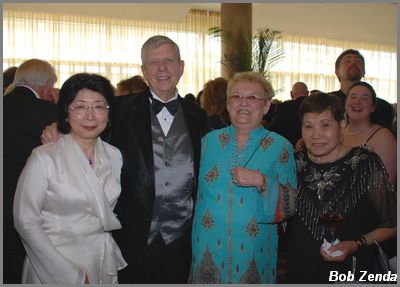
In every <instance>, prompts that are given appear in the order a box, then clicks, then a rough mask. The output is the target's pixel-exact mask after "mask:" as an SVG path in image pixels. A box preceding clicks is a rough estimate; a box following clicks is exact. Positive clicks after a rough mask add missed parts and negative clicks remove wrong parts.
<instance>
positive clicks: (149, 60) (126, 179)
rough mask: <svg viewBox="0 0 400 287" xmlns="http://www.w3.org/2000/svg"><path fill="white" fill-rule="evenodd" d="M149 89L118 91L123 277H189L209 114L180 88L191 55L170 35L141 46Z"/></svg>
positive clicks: (151, 280)
mask: <svg viewBox="0 0 400 287" xmlns="http://www.w3.org/2000/svg"><path fill="white" fill-rule="evenodd" d="M141 58H142V72H143V75H144V78H145V79H146V81H147V82H148V84H149V89H147V90H146V91H144V92H143V93H140V94H134V95H129V96H125V97H116V98H115V103H114V106H113V111H112V112H113V115H114V116H113V121H112V125H113V126H112V135H111V143H112V144H113V145H115V146H117V147H118V148H119V149H120V150H121V153H122V156H123V161H124V164H123V167H122V173H121V185H122V192H121V196H120V198H119V200H118V203H117V206H116V208H115V212H116V213H117V215H118V218H119V220H120V222H121V225H122V229H121V230H118V231H116V232H113V236H114V237H115V239H116V241H117V243H118V245H119V247H120V248H121V251H122V254H123V256H124V258H125V260H126V261H127V262H128V266H127V267H126V268H125V269H123V270H121V271H120V272H119V283H187V279H188V274H189V267H190V263H191V240H190V237H191V223H192V216H193V206H194V200H195V196H196V188H197V176H198V169H199V161H200V139H201V137H202V135H203V134H204V133H205V132H206V130H207V114H206V113H205V111H204V110H202V109H201V108H199V107H198V106H197V105H196V104H195V103H192V102H190V101H187V100H185V99H183V98H182V97H180V96H179V94H178V91H177V88H176V85H177V83H178V81H179V79H180V77H181V76H182V74H183V70H184V62H183V61H182V60H181V58H180V52H179V47H178V46H177V45H176V43H174V42H173V41H172V40H171V39H169V38H167V37H165V36H154V37H151V38H150V39H148V40H147V41H146V42H145V43H144V45H143V47H142V50H141Z"/></svg>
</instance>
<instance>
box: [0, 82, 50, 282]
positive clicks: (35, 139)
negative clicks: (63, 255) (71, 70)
mask: <svg viewBox="0 0 400 287" xmlns="http://www.w3.org/2000/svg"><path fill="white" fill-rule="evenodd" d="M3 121H4V126H3V128H4V130H3V135H4V139H3V165H4V169H3V224H4V228H3V234H4V249H3V250H4V262H10V261H8V260H17V259H16V257H15V256H16V255H15V256H14V257H13V258H11V259H10V258H6V257H8V256H7V254H9V253H18V254H21V253H22V259H23V256H24V250H23V248H22V245H21V243H20V240H19V237H18V235H17V233H16V231H15V230H14V223H13V211H12V210H13V201H14V194H15V188H16V185H17V182H18V177H19V175H20V173H21V171H22V169H23V168H24V166H25V163H26V160H27V159H28V157H29V156H30V154H31V151H32V149H33V148H35V147H37V146H39V145H41V142H40V135H41V134H42V130H43V129H44V128H45V127H46V126H47V125H49V124H51V123H52V122H55V121H56V105H55V104H53V103H50V102H47V101H44V100H42V99H38V98H36V96H35V94H34V93H33V92H32V91H31V90H30V89H28V88H26V87H16V88H15V89H14V90H13V91H12V92H11V93H9V94H8V95H6V96H4V97H3ZM18 260H19V258H18ZM7 264H8V263H7ZM21 270H22V263H21ZM21 270H19V271H18V272H21ZM4 275H5V277H4V278H6V276H8V274H4ZM19 276H21V273H20V274H19ZM19 278H20V277H19ZM5 283H15V282H6V281H5Z"/></svg>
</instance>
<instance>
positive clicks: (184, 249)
mask: <svg viewBox="0 0 400 287" xmlns="http://www.w3.org/2000/svg"><path fill="white" fill-rule="evenodd" d="M190 235H191V231H190V230H188V231H187V232H186V233H185V234H183V235H182V236H181V237H180V238H178V239H177V240H175V241H174V242H172V243H170V244H168V245H166V244H165V243H164V240H163V239H162V236H161V235H160V234H158V235H157V237H156V238H155V239H154V241H153V242H152V243H151V244H150V245H149V246H147V247H146V249H145V251H144V256H143V260H142V262H141V264H140V266H139V270H138V272H137V278H136V279H137V280H135V281H136V282H135V283H151V284H186V283H187V280H188V277H189V269H190V263H191V255H192V252H191V242H190Z"/></svg>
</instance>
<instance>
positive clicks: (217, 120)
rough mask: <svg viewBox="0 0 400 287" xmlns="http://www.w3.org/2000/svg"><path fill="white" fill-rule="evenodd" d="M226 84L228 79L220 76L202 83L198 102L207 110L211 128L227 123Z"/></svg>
mask: <svg viewBox="0 0 400 287" xmlns="http://www.w3.org/2000/svg"><path fill="white" fill-rule="evenodd" d="M227 86H228V81H227V80H226V79H224V78H221V77H219V78H216V79H214V80H210V81H208V82H207V83H205V84H204V87H203V93H202V96H201V99H200V103H201V107H202V108H203V109H205V110H206V112H207V116H208V125H209V126H210V128H211V129H220V128H224V127H226V126H228V125H229V122H230V121H229V114H228V111H227V109H226V89H227Z"/></svg>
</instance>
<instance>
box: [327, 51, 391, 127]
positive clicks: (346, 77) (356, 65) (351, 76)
mask: <svg viewBox="0 0 400 287" xmlns="http://www.w3.org/2000/svg"><path fill="white" fill-rule="evenodd" d="M335 74H336V77H337V78H338V80H339V82H340V89H339V90H338V91H333V92H330V93H329V94H331V95H335V96H337V97H339V98H340V99H341V100H342V102H343V105H344V104H345V100H346V95H347V93H348V91H349V89H350V88H351V86H353V85H354V84H355V83H358V82H360V81H361V79H362V78H363V77H364V76H365V59H364V57H363V55H362V54H361V53H360V52H359V51H358V50H354V49H348V50H345V51H343V52H342V53H341V54H340V55H339V57H338V58H337V59H336V62H335ZM392 114H393V108H392V105H391V104H390V103H388V102H387V101H385V100H383V99H381V98H378V97H377V98H376V110H375V116H374V117H375V119H376V121H377V123H379V124H381V125H383V126H384V127H386V128H388V129H390V127H391V125H392V121H393V117H392Z"/></svg>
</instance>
